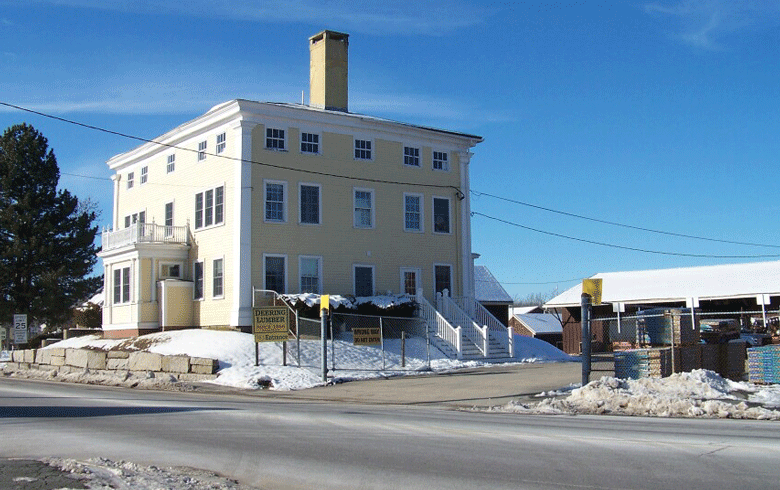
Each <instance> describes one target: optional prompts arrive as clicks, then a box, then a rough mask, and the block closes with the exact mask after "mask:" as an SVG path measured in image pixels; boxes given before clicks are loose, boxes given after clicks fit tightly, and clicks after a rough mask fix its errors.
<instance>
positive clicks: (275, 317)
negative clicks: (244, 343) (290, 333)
mask: <svg viewBox="0 0 780 490" xmlns="http://www.w3.org/2000/svg"><path fill="white" fill-rule="evenodd" d="M252 317H253V321H252V333H254V335H255V342H284V341H286V340H287V330H288V328H289V322H290V310H288V309H287V307H286V306H264V307H262V308H254V309H253V310H252Z"/></svg>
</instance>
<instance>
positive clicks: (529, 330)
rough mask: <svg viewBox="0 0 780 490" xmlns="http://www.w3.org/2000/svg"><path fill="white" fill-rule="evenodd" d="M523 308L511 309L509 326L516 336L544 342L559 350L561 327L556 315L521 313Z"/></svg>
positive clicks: (561, 340)
mask: <svg viewBox="0 0 780 490" xmlns="http://www.w3.org/2000/svg"><path fill="white" fill-rule="evenodd" d="M524 309H525V308H522V307H521V308H512V316H511V317H509V326H510V327H512V330H513V331H514V333H515V334H517V335H522V336H524V337H533V338H536V339H539V340H544V341H545V342H547V343H548V344H551V345H554V346H555V347H557V348H559V349H561V348H562V346H563V327H562V326H561V322H560V320H559V319H558V316H557V315H553V314H550V313H523V312H522V311H523V310H524Z"/></svg>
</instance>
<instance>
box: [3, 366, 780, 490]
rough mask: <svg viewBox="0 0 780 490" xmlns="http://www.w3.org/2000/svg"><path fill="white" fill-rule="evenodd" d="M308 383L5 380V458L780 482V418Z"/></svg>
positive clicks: (480, 480)
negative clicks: (615, 410)
mask: <svg viewBox="0 0 780 490" xmlns="http://www.w3.org/2000/svg"><path fill="white" fill-rule="evenodd" d="M475 376H484V375H482V374H476V375H475ZM358 385H359V383H355V384H353V387H354V386H358ZM400 386H402V385H401V384H398V385H396V384H395V380H390V381H388V382H387V383H386V385H385V389H386V390H387V391H389V392H391V391H394V390H398V389H400V388H399V387H400ZM301 393H302V395H301V396H304V398H299V399H296V398H294V397H291V396H266V394H259V395H255V396H244V395H234V394H229V393H168V392H152V391H136V390H124V389H116V388H104V387H94V386H82V385H65V384H53V383H44V382H29V381H21V380H14V379H2V380H0V418H1V419H2V422H1V423H0V441H2V443H1V444H0V457H16V458H41V457H47V456H51V457H71V458H80V459H81V458H90V457H98V456H100V457H106V458H110V459H114V460H129V461H133V462H136V463H140V464H147V465H158V466H169V465H170V466H191V467H196V468H202V469H208V470H212V471H216V472H218V473H221V474H223V475H225V476H228V477H231V478H235V479H237V480H239V481H240V482H242V483H244V484H248V485H253V486H255V487H258V488H267V489H287V488H290V489H292V488H307V489H308V488H320V489H329V488H333V489H336V488H339V489H349V488H360V489H369V488H375V489H390V488H393V489H395V488H404V489H426V490H432V489H439V488H448V489H452V488H496V489H504V488H505V489H509V488H512V489H517V488H530V489H537V488H538V489H542V488H545V489H549V488H553V489H554V488H559V489H572V488H576V489H581V488H606V489H653V490H657V489H665V488H686V489H708V490H713V489H714V490H717V489H729V490H733V489H734V488H739V489H740V490H748V489H761V490H767V489H772V488H780V467H778V463H777V461H778V459H777V454H778V452H779V451H780V424H778V423H776V422H764V421H738V420H692V419H650V418H628V417H591V416H576V417H573V416H527V415H526V416H523V415H514V414H494V413H474V412H464V411H456V410H453V409H452V408H451V406H450V405H445V406H442V405H431V404H429V403H423V404H380V405H377V404H358V403H353V402H343V401H339V402H335V401H327V400H323V399H322V398H327V397H322V396H320V397H319V398H321V399H320V400H315V399H313V397H312V395H311V394H310V393H309V394H307V393H306V392H301ZM452 398H454V397H452ZM472 398H479V397H472Z"/></svg>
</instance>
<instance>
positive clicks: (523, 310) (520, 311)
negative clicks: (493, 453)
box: [511, 305, 544, 315]
mask: <svg viewBox="0 0 780 490" xmlns="http://www.w3.org/2000/svg"><path fill="white" fill-rule="evenodd" d="M511 313H512V314H513V315H525V314H527V313H544V311H542V307H541V306H538V305H536V306H513V307H512V308H511Z"/></svg>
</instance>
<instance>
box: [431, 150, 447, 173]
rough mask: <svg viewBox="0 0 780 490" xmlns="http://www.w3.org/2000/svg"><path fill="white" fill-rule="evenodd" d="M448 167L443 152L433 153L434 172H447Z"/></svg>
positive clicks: (445, 154)
mask: <svg viewBox="0 0 780 490" xmlns="http://www.w3.org/2000/svg"><path fill="white" fill-rule="evenodd" d="M449 168H450V166H449V164H448V163H447V153H446V152H443V151H434V152H433V169H434V170H449Z"/></svg>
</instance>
